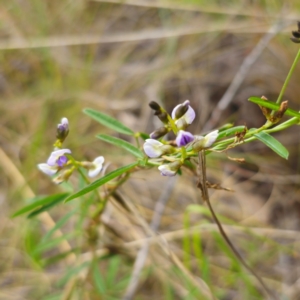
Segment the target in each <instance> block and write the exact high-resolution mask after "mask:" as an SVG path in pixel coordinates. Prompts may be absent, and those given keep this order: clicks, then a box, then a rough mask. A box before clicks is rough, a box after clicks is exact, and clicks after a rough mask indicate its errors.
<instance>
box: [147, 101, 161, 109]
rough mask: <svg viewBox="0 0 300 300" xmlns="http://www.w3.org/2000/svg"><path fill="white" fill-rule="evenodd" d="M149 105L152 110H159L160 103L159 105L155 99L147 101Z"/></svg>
mask: <svg viewBox="0 0 300 300" xmlns="http://www.w3.org/2000/svg"><path fill="white" fill-rule="evenodd" d="M149 106H150V107H151V108H152V109H153V110H155V111H160V110H161V107H160V105H159V104H158V103H157V102H155V101H151V102H150V103H149Z"/></svg>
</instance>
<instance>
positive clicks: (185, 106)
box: [172, 100, 196, 129]
mask: <svg viewBox="0 0 300 300" xmlns="http://www.w3.org/2000/svg"><path fill="white" fill-rule="evenodd" d="M195 117H196V113H195V111H194V109H193V108H192V107H191V106H190V101H189V100H186V101H184V102H183V103H182V104H178V105H177V106H175V107H174V109H173V111H172V119H173V120H175V124H176V126H177V127H178V128H179V129H185V128H186V127H187V126H188V125H190V124H192V122H193V121H194V119H195Z"/></svg>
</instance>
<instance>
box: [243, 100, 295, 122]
mask: <svg viewBox="0 0 300 300" xmlns="http://www.w3.org/2000/svg"><path fill="white" fill-rule="evenodd" d="M248 100H249V101H250V102H253V103H256V104H259V105H260V106H264V107H267V108H270V109H272V110H274V111H278V110H279V108H280V104H276V103H273V102H270V101H267V100H264V99H261V98H259V97H250V98H249V99H248ZM285 114H286V115H287V116H291V117H297V118H299V119H300V113H299V112H297V111H295V110H293V109H291V108H288V109H287V110H286V111H285Z"/></svg>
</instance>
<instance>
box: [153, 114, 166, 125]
mask: <svg viewBox="0 0 300 300" xmlns="http://www.w3.org/2000/svg"><path fill="white" fill-rule="evenodd" d="M154 115H155V116H157V117H158V118H159V119H160V120H161V121H162V122H163V123H164V124H168V122H169V121H168V114H167V113H166V112H165V111H156V112H155V113H154Z"/></svg>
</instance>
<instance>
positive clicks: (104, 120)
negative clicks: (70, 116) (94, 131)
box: [83, 108, 134, 135]
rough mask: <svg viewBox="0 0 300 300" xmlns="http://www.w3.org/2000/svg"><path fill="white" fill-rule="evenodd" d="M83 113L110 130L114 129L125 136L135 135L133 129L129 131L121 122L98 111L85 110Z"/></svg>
mask: <svg viewBox="0 0 300 300" xmlns="http://www.w3.org/2000/svg"><path fill="white" fill-rule="evenodd" d="M83 112H84V113H85V114H87V115H88V116H89V117H91V118H93V119H94V120H96V121H97V122H99V123H100V124H102V125H104V126H106V127H108V128H110V129H113V130H115V131H117V132H120V133H123V134H127V135H134V132H133V131H132V130H131V129H129V128H128V127H126V126H125V125H123V124H122V123H121V122H120V121H118V120H116V119H114V118H112V117H110V116H108V115H106V114H104V113H101V112H99V111H96V110H94V109H91V108H86V109H84V110H83Z"/></svg>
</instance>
